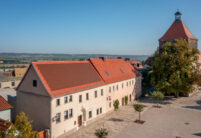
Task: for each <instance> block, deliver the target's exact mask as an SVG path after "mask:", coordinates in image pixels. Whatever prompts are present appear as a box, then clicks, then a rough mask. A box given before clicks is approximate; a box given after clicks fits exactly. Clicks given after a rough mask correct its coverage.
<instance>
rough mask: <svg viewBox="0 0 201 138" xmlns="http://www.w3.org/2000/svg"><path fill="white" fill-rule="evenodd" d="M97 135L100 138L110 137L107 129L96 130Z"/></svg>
mask: <svg viewBox="0 0 201 138" xmlns="http://www.w3.org/2000/svg"><path fill="white" fill-rule="evenodd" d="M95 135H96V136H97V137H98V138H106V137H107V135H108V131H107V129H105V128H99V129H96V130H95Z"/></svg>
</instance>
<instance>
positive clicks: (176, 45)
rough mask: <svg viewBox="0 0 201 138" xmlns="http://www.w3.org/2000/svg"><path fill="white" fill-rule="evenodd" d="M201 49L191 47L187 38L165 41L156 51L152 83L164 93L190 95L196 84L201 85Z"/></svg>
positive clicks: (176, 95)
mask: <svg viewBox="0 0 201 138" xmlns="http://www.w3.org/2000/svg"><path fill="white" fill-rule="evenodd" d="M198 54H199V51H198V50H197V49H196V48H191V47H190V46H189V44H188V42H187V41H186V40H175V42H167V43H165V44H164V45H163V46H162V48H161V50H160V52H159V50H158V51H156V52H155V54H154V57H153V64H152V74H151V83H152V85H153V86H155V88H156V89H157V90H159V91H161V92H163V93H167V94H171V93H173V94H174V95H175V97H178V96H179V94H180V93H181V94H183V95H188V94H189V92H192V91H193V89H194V87H193V85H194V84H198V85H201V74H200V73H199V66H200V64H199V63H198Z"/></svg>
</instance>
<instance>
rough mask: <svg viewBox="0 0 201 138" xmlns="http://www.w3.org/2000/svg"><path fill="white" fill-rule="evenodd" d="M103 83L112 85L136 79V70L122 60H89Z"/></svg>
mask: <svg viewBox="0 0 201 138" xmlns="http://www.w3.org/2000/svg"><path fill="white" fill-rule="evenodd" d="M90 61H91V63H92V64H93V65H94V67H95V68H96V70H97V71H98V73H99V74H100V76H101V77H102V78H103V80H104V81H105V83H107V84H108V83H113V82H118V81H122V80H126V79H131V78H133V77H136V76H137V75H139V74H138V72H137V70H135V68H134V67H133V66H132V65H131V64H130V62H127V61H124V60H123V59H107V58H90Z"/></svg>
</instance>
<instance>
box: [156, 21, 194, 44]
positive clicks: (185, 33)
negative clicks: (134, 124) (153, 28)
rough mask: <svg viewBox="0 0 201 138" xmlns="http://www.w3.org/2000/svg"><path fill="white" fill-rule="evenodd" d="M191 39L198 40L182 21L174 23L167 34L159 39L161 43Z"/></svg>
mask: <svg viewBox="0 0 201 138" xmlns="http://www.w3.org/2000/svg"><path fill="white" fill-rule="evenodd" d="M187 38H191V39H194V40H198V39H197V38H196V37H195V36H194V35H193V34H192V33H191V32H190V30H189V29H188V28H187V26H186V25H185V24H184V23H183V21H182V20H180V21H179V22H177V21H174V23H173V24H172V25H171V26H170V28H169V29H168V30H167V32H166V33H165V34H164V35H163V36H162V37H161V38H160V39H159V41H170V40H175V39H187Z"/></svg>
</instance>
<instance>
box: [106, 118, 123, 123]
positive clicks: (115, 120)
mask: <svg viewBox="0 0 201 138" xmlns="http://www.w3.org/2000/svg"><path fill="white" fill-rule="evenodd" d="M109 121H114V122H122V121H124V120H123V119H118V118H110V119H109Z"/></svg>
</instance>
